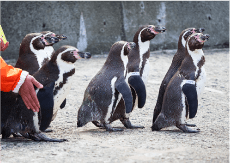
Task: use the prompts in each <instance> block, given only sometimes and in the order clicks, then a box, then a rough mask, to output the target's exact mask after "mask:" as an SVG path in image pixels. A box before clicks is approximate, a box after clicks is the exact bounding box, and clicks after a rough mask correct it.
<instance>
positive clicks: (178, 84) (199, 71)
mask: <svg viewBox="0 0 230 163" xmlns="http://www.w3.org/2000/svg"><path fill="white" fill-rule="evenodd" d="M208 39H209V35H208V34H202V33H194V34H193V35H191V36H190V37H189V38H188V39H187V41H186V47H185V50H186V52H185V58H184V60H183V61H182V63H181V66H180V68H179V69H178V71H177V72H176V73H175V74H174V76H173V77H172V78H171V80H170V82H169V83H168V86H167V88H166V90H165V93H164V98H163V104H162V109H161V112H160V114H159V115H158V117H157V118H156V120H155V122H154V123H153V125H152V131H155V130H156V131H158V130H160V129H162V128H165V127H169V126H173V125H175V126H176V127H178V128H179V129H181V130H182V131H183V132H199V129H192V128H190V127H188V126H187V125H186V122H185V121H186V118H194V117H195V115H196V113H197V108H198V97H200V95H201V93H202V92H203V89H204V85H205V81H206V73H205V69H204V63H205V58H204V53H203V50H202V47H203V45H204V42H205V41H207V40H208Z"/></svg>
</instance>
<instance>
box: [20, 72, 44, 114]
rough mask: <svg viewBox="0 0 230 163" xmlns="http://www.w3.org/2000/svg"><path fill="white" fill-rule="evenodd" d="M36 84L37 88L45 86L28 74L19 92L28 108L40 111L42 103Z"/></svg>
mask: <svg viewBox="0 0 230 163" xmlns="http://www.w3.org/2000/svg"><path fill="white" fill-rule="evenodd" d="M34 85H35V86H36V87H37V88H43V85H42V84H40V83H39V82H38V81H37V80H36V79H35V78H34V77H33V76H31V75H27V76H26V79H25V81H24V83H23V84H22V86H21V87H20V89H19V94H20V95H21V97H22V100H23V101H24V103H25V105H26V107H27V108H28V109H32V110H33V111H34V112H39V108H40V104H39V101H38V98H37V95H36V92H35V89H34Z"/></svg>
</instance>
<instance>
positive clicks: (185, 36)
mask: <svg viewBox="0 0 230 163" xmlns="http://www.w3.org/2000/svg"><path fill="white" fill-rule="evenodd" d="M204 30H205V29H204V28H197V29H196V28H187V29H185V30H183V31H182V32H181V34H180V37H179V43H178V44H180V41H181V43H182V45H183V47H185V43H186V40H187V39H188V37H189V36H191V35H192V34H194V33H203V32H204Z"/></svg>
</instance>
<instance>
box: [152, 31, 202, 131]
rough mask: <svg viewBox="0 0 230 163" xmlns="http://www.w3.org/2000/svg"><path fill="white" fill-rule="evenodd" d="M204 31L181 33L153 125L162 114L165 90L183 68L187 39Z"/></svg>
mask: <svg viewBox="0 0 230 163" xmlns="http://www.w3.org/2000/svg"><path fill="white" fill-rule="evenodd" d="M204 30H205V29H204V28H199V29H196V28H187V29H185V30H183V31H182V32H181V34H180V36H179V40H178V49H177V52H176V54H175V55H174V57H173V60H172V63H171V66H170V67H169V69H168V72H167V73H166V75H165V77H164V79H163V81H162V82H161V85H160V89H159V93H158V98H157V103H156V106H155V109H154V114H153V123H154V122H155V120H156V118H157V116H158V115H159V113H160V112H161V108H162V102H163V97H164V93H165V89H166V87H167V85H168V83H169V81H170V79H171V78H172V77H173V75H174V74H175V73H176V72H177V70H178V68H179V67H180V66H181V63H182V61H183V60H184V58H185V43H186V40H187V38H188V37H189V36H191V35H192V34H194V33H202V32H204ZM187 125H190V126H194V127H195V125H191V124H187Z"/></svg>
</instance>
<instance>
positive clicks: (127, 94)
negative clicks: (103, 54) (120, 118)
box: [115, 80, 133, 113]
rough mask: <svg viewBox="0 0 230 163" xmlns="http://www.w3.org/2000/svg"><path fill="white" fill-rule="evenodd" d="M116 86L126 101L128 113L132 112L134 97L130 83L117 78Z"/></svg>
mask: <svg viewBox="0 0 230 163" xmlns="http://www.w3.org/2000/svg"><path fill="white" fill-rule="evenodd" d="M115 88H116V89H117V91H118V92H120V93H121V94H122V97H123V99H124V102H125V108H126V109H125V110H126V113H130V112H131V111H132V109H133V97H132V93H131V90H130V88H129V86H128V84H127V83H126V82H125V80H117V81H116V83H115Z"/></svg>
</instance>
